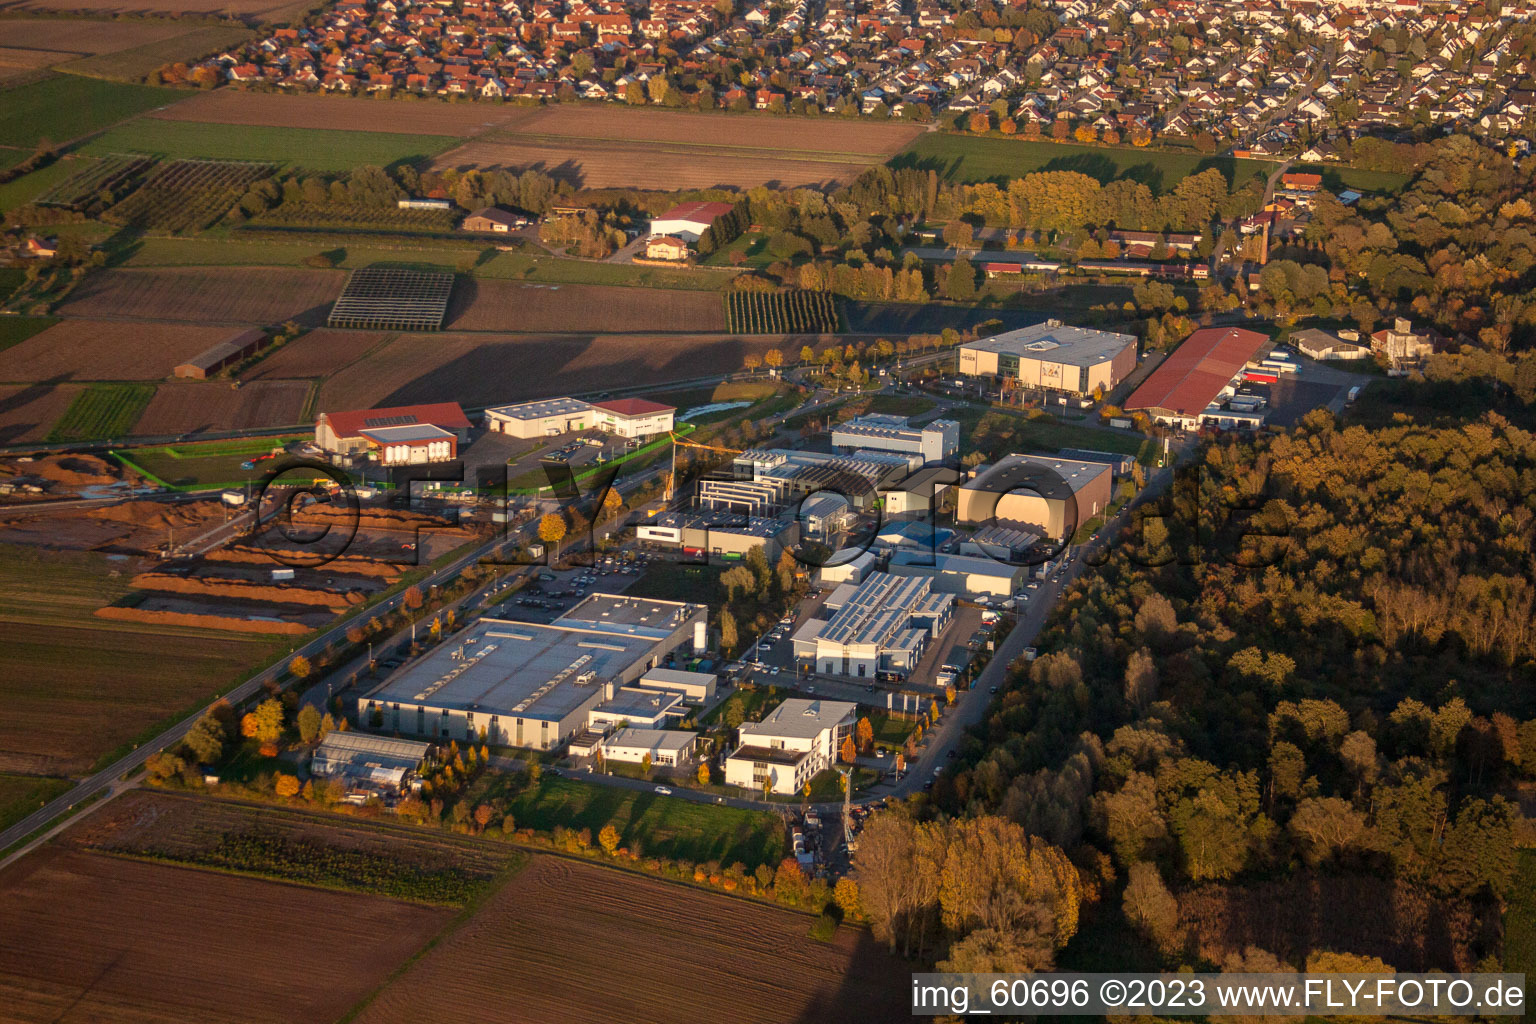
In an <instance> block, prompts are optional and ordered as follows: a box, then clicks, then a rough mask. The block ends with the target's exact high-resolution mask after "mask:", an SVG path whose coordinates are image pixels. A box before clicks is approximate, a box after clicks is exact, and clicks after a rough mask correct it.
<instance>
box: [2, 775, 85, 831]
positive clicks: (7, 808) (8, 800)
mask: <svg viewBox="0 0 1536 1024" xmlns="http://www.w3.org/2000/svg"><path fill="white" fill-rule="evenodd" d="M73 785H74V783H73V782H71V781H70V780H68V779H56V778H49V777H47V776H39V775H6V774H3V773H0V831H4V830H5V829H8V828H10V827H11V826H12V825H14V824H16V823H17V822H18V821H20V820H21V819H22V818H25V817H26V816H27V815H29V814H31V813H32V812H33V811H35V810H37V809H38V808H39V807H41V806H42V805H43V804H46V803H47V802H48V801H49V800H52V799H53V798H54V797H56V796H58V795H59V794H60V793H64V792H66V791H68V790H69V789H70V787H72V786H73Z"/></svg>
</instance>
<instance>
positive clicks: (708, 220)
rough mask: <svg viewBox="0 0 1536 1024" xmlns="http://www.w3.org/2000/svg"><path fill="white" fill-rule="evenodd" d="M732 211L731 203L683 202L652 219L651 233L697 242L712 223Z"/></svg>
mask: <svg viewBox="0 0 1536 1024" xmlns="http://www.w3.org/2000/svg"><path fill="white" fill-rule="evenodd" d="M730 212H731V204H730V203H683V204H682V205H681V206H674V207H672V209H670V210H668V211H667V212H666V213H664V214H662V215H661V216H660V217H657V218H656V219H655V220H653V221H651V234H653V235H673V236H675V237H677V238H680V239H682V240H683V241H685V242H697V241H698V240H699V236H700V235H702V234H704V232H706V231H708V230H709V226H710V225H711V224H713V223H714V222H715V221H716V220H717V219H718V218H720V217H722V216H724V215H725V214H727V213H730Z"/></svg>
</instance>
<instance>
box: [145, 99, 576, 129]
mask: <svg viewBox="0 0 1536 1024" xmlns="http://www.w3.org/2000/svg"><path fill="white" fill-rule="evenodd" d="M565 109H567V110H569V109H571V108H569V107H567V108H565ZM535 113H537V108H533V107H518V106H514V105H512V104H501V103H438V102H436V101H432V100H424V101H409V100H408V101H405V102H395V101H379V100H362V99H352V98H349V97H344V96H324V95H320V96H308V95H294V94H289V93H259V92H245V91H243V90H240V89H215V90H214V91H213V92H205V93H202V94H201V95H198V96H194V97H192V98H191V99H189V100H187V101H186V102H185V103H178V104H176V105H175V106H173V107H168V108H166V109H165V110H158V111H156V112H155V113H154V114H152V115H151V116H152V117H156V118H160V119H163V120H166V121H201V122H204V123H211V124H236V125H264V126H266V127H270V128H306V129H323V130H331V129H334V128H336V127H337V126H339V125H345V126H346V127H347V129H349V130H352V131H365V132H391V133H394V134H400V135H478V134H480V133H481V132H483V131H486V130H488V129H491V128H506V127H512V126H516V125H518V124H520V123H521V122H523V121H526V120H527V119H528V118H529V117H530V116H532V115H533V114H535Z"/></svg>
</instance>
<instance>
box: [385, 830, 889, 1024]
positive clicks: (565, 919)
mask: <svg viewBox="0 0 1536 1024" xmlns="http://www.w3.org/2000/svg"><path fill="white" fill-rule="evenodd" d="M809 924H810V918H808V917H804V916H802V915H799V914H792V913H789V912H787V911H782V910H777V909H774V908H772V907H765V906H761V905H757V904H753V903H748V902H746V901H742V900H735V899H731V898H730V897H724V896H718V895H715V894H712V893H705V892H700V891H696V890H692V889H686V888H682V887H679V886H675V885H668V884H667V883H665V882H661V881H657V880H655V879H650V878H645V877H642V876H638V875H631V874H627V873H624V872H620V871H615V870H610V869H607V868H602V867H597V866H594V865H589V864H583V863H579V862H573V861H567V860H560V859H556V858H553V857H535V858H534V859H533V861H532V863H530V864H529V866H528V867H527V868H525V869H523V871H522V872H521V873H520V874H518V875H517V876H516V877H514V878H513V879H512V880H511V881H510V882H509V883H508V884H507V885H506V886H504V887H503V888H502V889H501V891H500V892H498V893H497V894H496V895H495V897H493V898H492V899H491V900H490V901H489V902H488V903H487V904H486V906H485V908H484V909H483V910H482V911H481V912H480V913H479V914H478V915H477V916H476V917H475V918H474V919H472V920H471V921H470V922H469V923H467V924H466V925H464V926H463V927H461V928H460V929H458V930H457V931H456V932H454V933H453V934H452V935H451V936H449V937H448V938H447V939H445V940H444V941H443V942H442V943H440V944H439V945H438V946H437V947H436V948H434V949H433V950H432V951H431V952H429V953H427V954H426V955H425V956H424V957H422V959H420V960H419V961H417V962H416V963H415V964H413V965H412V966H411V967H410V968H409V969H407V970H406V971H405V973H404V974H402V975H401V976H400V977H398V978H396V979H394V980H393V981H392V982H391V983H390V984H389V985H387V986H386V987H385V988H384V989H383V991H381V992H380V993H379V994H378V995H377V996H376V997H375V998H374V999H373V1001H372V1002H371V1003H370V1004H369V1005H368V1006H367V1007H366V1008H365V1009H364V1010H363V1011H362V1012H361V1013H360V1014H359V1015H358V1016H357V1018H356V1019H357V1020H358V1021H361V1022H367V1024H380V1022H393V1021H400V1022H413V1024H414V1022H416V1021H419V1020H422V1019H424V1016H427V1015H430V1016H431V1017H432V1018H433V1019H437V1020H454V1019H469V1018H472V1019H475V1020H479V1021H487V1022H513V1021H530V1022H540V1024H542V1022H544V1021H553V1020H560V1021H571V1022H585V1021H620V1020H634V1021H658V1020H666V1021H676V1022H678V1024H687V1022H692V1021H699V1022H711V1024H712V1022H714V1021H720V1020H728V1021H731V1022H733V1024H754V1022H763V1024H768V1022H773V1024H783V1022H789V1021H801V1020H829V1021H842V1020H896V1019H898V1018H905V1017H906V1016H908V1009H907V1005H906V1002H905V1000H906V998H907V989H908V987H909V985H910V982H909V980H908V974H907V972H906V970H905V966H904V965H903V964H901V963H900V962H899V961H897V960H895V959H893V958H891V957H888V956H886V955H885V954H884V952H883V951H881V950H879V949H877V948H876V947H875V944H874V941H873V940H872V939H871V938H870V937H869V936H868V935H867V934H866V933H863V932H855V931H852V930H849V929H843V930H840V931H839V932H838V934H837V936H836V938H835V939H834V941H833V942H831V943H820V942H815V941H813V940H811V939H810V938H809V937H808V936H807V935H806V931H807V929H808V927H809ZM657 936H666V945H665V948H664V949H662V948H658V947H657V946H656V937H657ZM625 950H628V951H631V953H632V954H633V951H643V952H640V953H639V955H626V954H625V953H624V952H623V951H625ZM701 967H704V968H707V974H701V973H700V971H701ZM594 978H600V979H601V984H592V983H591V982H592V979H594ZM790 979H793V981H792V983H790ZM706 984H707V988H708V995H707V996H705V995H704V994H703V990H702V988H701V986H704V985H706ZM510 993H515V994H516V998H508V997H507V996H508V994H510Z"/></svg>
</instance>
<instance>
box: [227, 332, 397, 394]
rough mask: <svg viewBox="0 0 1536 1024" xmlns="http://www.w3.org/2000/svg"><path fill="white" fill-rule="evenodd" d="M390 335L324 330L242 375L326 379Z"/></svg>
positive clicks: (296, 341) (245, 377)
mask: <svg viewBox="0 0 1536 1024" xmlns="http://www.w3.org/2000/svg"><path fill="white" fill-rule="evenodd" d="M385 337H386V335H384V334H379V333H374V332H370V331H337V330H332V329H331V328H329V327H321V328H318V329H316V330H313V331H310V332H309V333H308V334H304V335H301V336H300V337H298V338H295V339H294V340H293V341H290V342H289V343H288V344H286V345H284V346H282V347H281V348H279V349H277V350H276V351H274V352H273V353H272V354H271V355H269V356H267V357H266V358H265V359H263V360H262V361H261V362H259V363H257V364H256V365H255V366H253V367H251V368H250V369H249V370H246V371H245V372H244V373H242V374H241V375H240V378H241V379H242V380H245V381H253V380H284V379H286V380H299V379H304V378H313V377H325V376H328V375H330V374H332V373H335V372H336V371H337V370H339V369H341V368H342V367H343V366H346V365H347V364H348V363H351V362H353V361H355V360H357V359H359V358H360V357H361V356H362V355H363V354H364V353H365V352H367V351H368V350H369V349H371V348H373V347H374V346H375V345H377V344H378V343H379V342H381V341H383V340H384V338H385Z"/></svg>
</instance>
